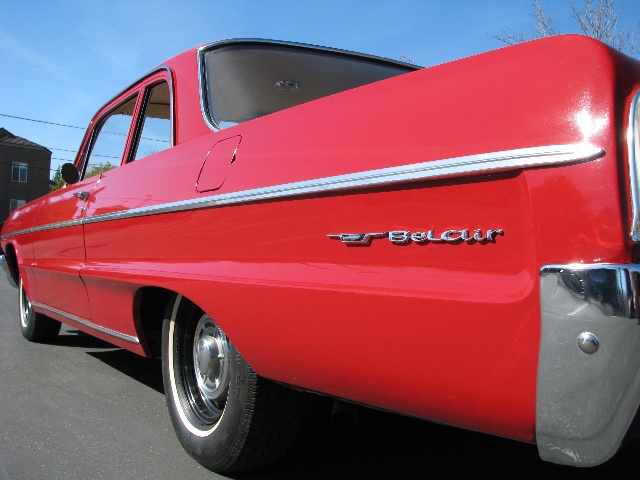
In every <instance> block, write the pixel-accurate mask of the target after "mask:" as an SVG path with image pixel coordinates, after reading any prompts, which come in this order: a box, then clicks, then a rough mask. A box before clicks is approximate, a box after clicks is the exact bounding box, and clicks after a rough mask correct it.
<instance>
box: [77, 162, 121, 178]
mask: <svg viewBox="0 0 640 480" xmlns="http://www.w3.org/2000/svg"><path fill="white" fill-rule="evenodd" d="M115 167H116V165H113V164H112V163H111V162H109V161H107V162H105V163H96V164H95V165H89V167H88V169H87V172H86V173H85V175H84V178H89V177H93V176H94V175H100V174H101V173H104V172H106V171H107V170H111V169H112V168H115Z"/></svg>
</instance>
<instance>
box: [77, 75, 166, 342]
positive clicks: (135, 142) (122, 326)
mask: <svg viewBox="0 0 640 480" xmlns="http://www.w3.org/2000/svg"><path fill="white" fill-rule="evenodd" d="M137 88H138V92H139V97H140V105H139V106H138V108H137V109H136V113H135V115H134V120H133V122H134V125H133V126H132V130H131V135H130V136H129V138H128V140H127V145H126V146H125V148H124V152H125V153H124V156H123V161H122V163H123V165H122V166H120V167H119V168H116V169H112V170H111V169H105V171H103V172H101V174H100V180H99V182H98V183H97V186H96V189H95V190H94V192H93V194H92V196H91V199H90V201H89V203H88V205H87V212H86V216H85V219H84V245H85V255H86V256H85V264H84V266H83V268H82V270H81V271H80V275H81V278H82V280H83V282H84V284H85V285H86V288H87V293H88V297H89V303H90V307H91V312H92V320H91V321H92V323H93V324H94V325H95V326H96V327H98V328H100V329H101V331H103V332H108V334H109V335H111V336H113V337H116V339H115V340H112V341H113V342H114V343H118V342H119V341H120V340H124V341H125V342H129V343H134V344H137V332H136V328H135V324H134V319H133V313H134V312H133V310H132V308H131V305H132V303H133V296H134V295H135V293H136V291H137V288H138V287H137V285H136V283H135V282H132V281H125V280H123V279H122V278H121V277H120V276H119V273H118V272H120V271H121V270H122V268H121V267H122V263H125V264H127V263H129V262H130V261H132V259H134V258H138V257H136V256H135V255H134V250H135V249H136V248H138V249H140V250H142V253H141V254H140V257H144V252H145V248H146V244H144V243H143V244H140V245H131V242H130V238H129V232H128V231H127V230H126V228H124V227H123V222H122V221H119V220H118V214H119V213H123V212H126V211H127V210H129V209H131V208H135V207H140V206H142V205H144V204H145V202H148V201H149V199H150V195H149V193H150V191H149V185H153V184H154V181H153V180H154V179H153V178H152V177H153V175H154V171H155V170H148V169H147V170H143V171H142V172H141V171H140V169H139V168H137V166H138V164H141V163H147V164H148V165H149V164H150V165H155V161H154V160H155V159H156V158H157V157H158V156H165V153H162V150H165V149H168V148H169V147H171V146H172V145H173V135H172V132H173V128H172V125H173V123H172V117H173V115H172V96H171V82H170V75H169V72H168V71H167V70H166V69H162V70H160V71H159V72H155V73H154V74H152V75H150V76H149V77H147V78H145V79H144V80H142V81H141V82H140V83H139V84H138V87H137ZM109 155H110V154H109ZM145 157H147V158H145ZM86 168H92V167H91V165H89V167H86ZM160 170H161V169H160ZM159 174H160V175H163V176H167V175H166V172H159ZM134 223H136V224H138V223H140V225H139V226H140V227H141V228H144V226H143V225H142V222H138V220H137V219H136V220H134ZM123 238H124V239H125V242H124V244H125V246H124V247H123V248H118V247H116V245H121V243H119V242H120V241H121V240H122V239H123ZM116 258H117V259H118V260H114V259H116ZM125 344H126V343H125ZM126 346H127V347H128V348H131V346H130V345H126Z"/></svg>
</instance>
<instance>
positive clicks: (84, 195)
mask: <svg viewBox="0 0 640 480" xmlns="http://www.w3.org/2000/svg"><path fill="white" fill-rule="evenodd" d="M89 195H91V192H84V191H83V192H73V196H74V197H78V198H79V199H80V200H83V201H85V202H86V201H87V199H88V198H89Z"/></svg>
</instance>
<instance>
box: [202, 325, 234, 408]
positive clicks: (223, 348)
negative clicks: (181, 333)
mask: <svg viewBox="0 0 640 480" xmlns="http://www.w3.org/2000/svg"><path fill="white" fill-rule="evenodd" d="M193 367H194V372H195V379H196V383H197V385H198V391H199V393H200V397H201V399H202V401H203V402H204V404H205V406H206V407H207V409H208V410H209V411H210V412H211V413H213V414H214V416H217V415H219V414H220V413H221V410H222V409H223V408H224V403H225V401H226V398H227V392H228V389H229V377H230V373H229V371H230V353H229V341H228V340H227V336H226V335H225V334H224V332H223V331H222V330H221V329H220V327H218V326H217V325H216V324H215V323H214V321H213V320H212V319H211V317H209V316H208V315H207V314H204V315H202V317H201V318H200V320H199V321H198V324H197V326H196V330H195V336H194V339H193Z"/></svg>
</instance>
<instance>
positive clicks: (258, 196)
mask: <svg viewBox="0 0 640 480" xmlns="http://www.w3.org/2000/svg"><path fill="white" fill-rule="evenodd" d="M603 154H604V150H603V149H601V148H598V147H594V146H592V145H588V144H576V145H552V146H548V147H532V148H522V149H518V150H507V151H504V152H495V153H485V154H479V155H469V156H465V157H457V158H448V159H443V160H433V161H428V162H422V163H414V164H411V165H403V166H399V167H389V168H382V169H377V170H368V171H364V172H357V173H349V174H346V175H336V176H333V177H324V178H319V179H314V180H305V181H301V182H292V183H285V184H280V185H274V186H271V187H262V188H254V189H250V190H241V191H239V192H233V193H223V194H219V195H211V196H207V197H203V198H194V199H191V200H183V201H178V202H171V203H165V204H160V205H153V206H149V207H140V208H133V209H130V210H126V211H123V212H115V213H107V214H104V215H95V216H92V217H85V219H84V222H83V223H85V224H88V223H95V222H104V221H107V220H116V219H122V218H133V217H140V216H146V215H156V214H160V213H169V212H177V211H187V210H194V209H198V208H215V207H222V206H227V205H237V204H242V203H250V202H257V201H263V200H274V199H278V198H283V197H294V196H299V195H313V194H317V193H327V192H338V191H343V190H350V189H359V188H366V187H379V186H388V185H394V184H398V183H406V182H415V181H423V180H435V179H442V178H448V177H454V176H462V175H469V174H471V173H474V174H487V173H497V172H505V171H509V170H516V169H519V168H533V167H540V166H545V165H557V164H567V163H576V162H581V161H588V160H594V159H596V158H599V157H601V156H602V155H603Z"/></svg>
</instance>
